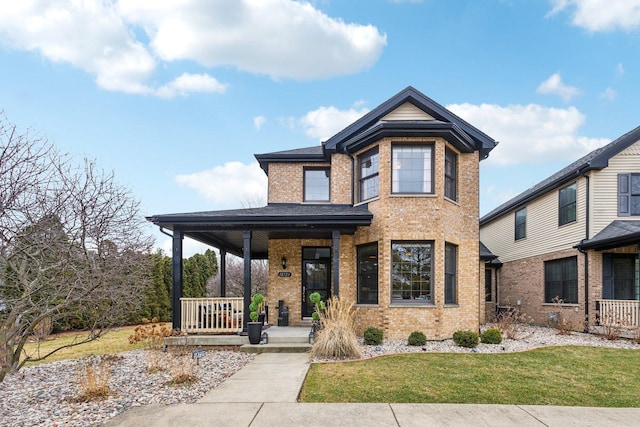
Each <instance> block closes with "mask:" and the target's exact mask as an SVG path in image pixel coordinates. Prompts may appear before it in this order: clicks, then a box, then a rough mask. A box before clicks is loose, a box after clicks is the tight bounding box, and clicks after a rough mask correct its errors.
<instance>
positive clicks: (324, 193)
mask: <svg viewBox="0 0 640 427" xmlns="http://www.w3.org/2000/svg"><path fill="white" fill-rule="evenodd" d="M329 176H330V170H329V168H322V169H317V168H313V169H311V168H309V169H306V168H305V169H304V201H305V202H328V201H329Z"/></svg>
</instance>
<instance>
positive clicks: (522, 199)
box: [480, 126, 640, 225]
mask: <svg viewBox="0 0 640 427" xmlns="http://www.w3.org/2000/svg"><path fill="white" fill-rule="evenodd" d="M638 140H640V126H638V127H637V128H635V129H633V130H631V131H629V132H627V133H626V134H624V135H622V136H621V137H620V138H618V139H616V140H615V141H612V142H610V143H609V144H607V145H605V146H603V147H600V148H598V149H595V150H593V151H592V152H590V153H589V154H587V155H586V156H584V157H581V158H580V159H578V160H576V161H575V162H573V163H571V164H570V165H568V166H567V167H565V168H563V169H561V170H559V171H558V172H556V173H554V174H553V175H551V176H550V177H548V178H547V179H544V180H542V181H540V182H539V183H537V184H536V185H534V186H533V187H531V188H529V189H528V190H526V191H524V192H522V193H520V194H519V195H517V196H516V197H514V198H512V199H511V200H509V201H507V202H506V203H503V204H502V205H500V206H498V207H497V208H495V209H494V210H492V211H491V212H489V213H488V214H486V215H484V216H483V217H482V218H480V225H483V224H486V223H488V222H490V221H492V220H494V219H496V218H498V217H500V216H502V215H504V214H505V213H508V212H510V211H512V210H514V209H517V208H519V207H521V206H524V205H525V204H527V203H529V202H530V201H532V200H534V199H536V198H538V197H540V196H542V195H543V194H545V193H547V192H549V191H551V190H554V189H556V188H558V187H561V186H562V185H564V184H566V183H568V182H569V181H571V180H573V179H576V178H577V177H578V176H580V175H582V174H583V173H585V172H588V171H590V170H600V169H604V168H606V167H607V166H609V159H611V158H612V157H613V156H615V155H616V154H618V153H620V152H621V151H622V150H624V149H626V148H628V147H629V146H630V145H632V144H634V143H635V142H637V141H638Z"/></svg>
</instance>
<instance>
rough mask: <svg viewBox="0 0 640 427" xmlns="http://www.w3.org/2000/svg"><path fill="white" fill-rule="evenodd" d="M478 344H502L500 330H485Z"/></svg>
mask: <svg viewBox="0 0 640 427" xmlns="http://www.w3.org/2000/svg"><path fill="white" fill-rule="evenodd" d="M480 342H483V343H485V344H500V343H501V342H502V334H501V333H500V329H498V328H491V329H487V330H486V331H484V332H483V333H482V334H481V335H480Z"/></svg>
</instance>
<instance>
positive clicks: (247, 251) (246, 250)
mask: <svg viewBox="0 0 640 427" xmlns="http://www.w3.org/2000/svg"><path fill="white" fill-rule="evenodd" d="M242 239H243V245H242V253H243V255H244V311H243V313H244V315H243V316H242V332H243V333H246V332H247V330H248V329H247V323H248V322H249V304H251V231H243V232H242Z"/></svg>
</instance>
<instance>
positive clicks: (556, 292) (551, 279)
mask: <svg viewBox="0 0 640 427" xmlns="http://www.w3.org/2000/svg"><path fill="white" fill-rule="evenodd" d="M559 300H561V301H562V302H563V303H566V304H577V303H578V258H577V257H574V256H573V257H569V258H562V259H555V260H553V261H546V262H545V263H544V302H547V303H555V302H558V301H559Z"/></svg>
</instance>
